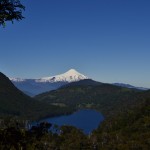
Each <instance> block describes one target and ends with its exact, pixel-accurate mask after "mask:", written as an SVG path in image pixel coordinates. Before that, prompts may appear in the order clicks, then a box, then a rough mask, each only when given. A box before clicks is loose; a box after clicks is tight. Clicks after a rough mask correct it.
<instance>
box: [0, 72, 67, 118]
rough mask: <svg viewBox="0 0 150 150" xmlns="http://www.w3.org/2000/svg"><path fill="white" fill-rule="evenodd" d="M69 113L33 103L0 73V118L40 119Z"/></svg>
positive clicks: (43, 104) (41, 103)
mask: <svg viewBox="0 0 150 150" xmlns="http://www.w3.org/2000/svg"><path fill="white" fill-rule="evenodd" d="M64 111H65V112H67V111H70V110H69V109H68V108H67V107H66V110H65V108H60V107H56V106H52V105H47V104H45V103H43V102H38V101H35V100H34V99H32V98H30V97H29V96H27V95H25V94H24V93H23V92H21V91H20V90H18V89H17V88H16V87H15V86H14V85H13V84H12V82H11V81H10V80H9V79H8V78H7V77H6V76H5V75H4V74H2V73H0V116H9V115H10V116H18V117H23V118H28V119H29V118H30V119H31V118H33V119H37V118H41V117H46V116H53V115H57V114H61V113H63V112H64Z"/></svg>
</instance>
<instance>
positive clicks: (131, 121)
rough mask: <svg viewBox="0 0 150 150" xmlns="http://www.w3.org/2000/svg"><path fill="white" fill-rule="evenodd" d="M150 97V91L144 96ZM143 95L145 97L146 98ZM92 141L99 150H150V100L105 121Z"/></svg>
mask: <svg viewBox="0 0 150 150" xmlns="http://www.w3.org/2000/svg"><path fill="white" fill-rule="evenodd" d="M144 95H145V96H146V95H150V91H148V92H145V94H144ZM144 95H143V96H144ZM91 139H94V141H93V142H95V141H96V143H95V144H97V147H98V148H99V149H106V150H107V149H121V150H133V149H136V150H137V149H141V150H148V149H149V148H150V98H145V99H141V101H139V102H137V103H136V104H135V106H134V108H133V109H128V108H127V110H126V111H125V112H122V113H120V114H118V115H117V116H115V117H113V118H109V119H108V120H105V121H104V122H103V123H102V124H101V125H100V126H99V128H98V129H97V130H95V131H94V133H93V135H92V137H91Z"/></svg>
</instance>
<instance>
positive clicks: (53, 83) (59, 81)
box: [9, 69, 88, 96]
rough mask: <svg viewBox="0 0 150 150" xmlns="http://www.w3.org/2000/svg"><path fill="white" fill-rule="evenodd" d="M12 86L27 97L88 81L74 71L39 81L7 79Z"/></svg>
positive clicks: (85, 77)
mask: <svg viewBox="0 0 150 150" xmlns="http://www.w3.org/2000/svg"><path fill="white" fill-rule="evenodd" d="M9 79H10V80H11V81H12V82H13V83H14V85H15V86H16V87H17V88H18V89H20V90H21V91H23V92H25V93H27V94H28V95H32V96H34V95H37V94H40V93H42V92H46V91H50V90H55V89H57V88H59V87H61V86H63V85H65V84H68V83H70V82H76V81H80V80H84V79H88V77H87V76H85V75H83V74H81V73H79V72H78V71H76V70H75V69H70V70H69V71H67V72H65V73H63V74H60V75H55V76H50V77H43V78H39V79H21V78H9Z"/></svg>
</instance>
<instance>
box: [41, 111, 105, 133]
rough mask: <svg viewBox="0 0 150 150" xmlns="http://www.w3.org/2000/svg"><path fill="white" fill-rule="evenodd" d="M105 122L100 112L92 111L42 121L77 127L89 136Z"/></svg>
mask: <svg viewBox="0 0 150 150" xmlns="http://www.w3.org/2000/svg"><path fill="white" fill-rule="evenodd" d="M103 120H104V117H103V115H102V114H101V113H100V112H98V111H95V110H90V109H83V110H79V111H77V112H75V113H73V114H70V115H63V116H59V117H53V118H47V119H43V120H41V121H47V122H49V123H52V124H57V125H59V126H61V125H71V126H75V127H76V128H78V129H81V130H83V132H84V133H86V134H89V133H91V132H92V131H93V130H94V129H96V128H97V127H98V126H99V124H100V123H101V122H102V121H103Z"/></svg>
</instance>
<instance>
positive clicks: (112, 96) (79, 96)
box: [35, 79, 149, 116]
mask: <svg viewBox="0 0 150 150" xmlns="http://www.w3.org/2000/svg"><path fill="white" fill-rule="evenodd" d="M143 95H145V93H144V92H141V91H138V90H135V89H127V88H123V87H118V86H114V85H111V84H104V83H100V82H95V81H92V80H89V79H87V80H83V81H79V82H77V83H71V84H68V85H66V86H64V87H62V88H60V89H58V90H54V91H50V92H46V93H43V94H40V95H38V96H36V97H35V98H36V99H38V100H39V101H42V102H46V103H48V104H52V103H61V104H65V105H67V106H70V107H73V108H75V109H80V108H92V109H97V110H99V111H100V112H102V113H103V114H104V115H105V116H111V115H114V114H116V113H118V112H120V111H123V110H125V109H126V108H128V107H132V105H133V104H135V103H137V102H138V101H141V99H143ZM147 96H149V95H147Z"/></svg>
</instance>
